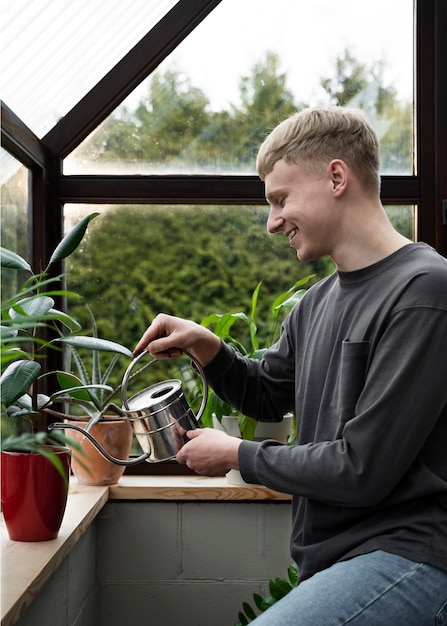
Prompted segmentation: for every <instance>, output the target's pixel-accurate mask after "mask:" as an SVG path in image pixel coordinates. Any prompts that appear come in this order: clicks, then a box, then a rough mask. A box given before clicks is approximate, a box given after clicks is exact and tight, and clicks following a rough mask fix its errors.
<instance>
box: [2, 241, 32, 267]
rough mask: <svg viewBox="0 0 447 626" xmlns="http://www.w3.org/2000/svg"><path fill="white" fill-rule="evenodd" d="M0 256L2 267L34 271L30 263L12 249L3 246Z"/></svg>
mask: <svg viewBox="0 0 447 626" xmlns="http://www.w3.org/2000/svg"><path fill="white" fill-rule="evenodd" d="M0 258H1V266H2V267H9V268H10V269H13V270H26V271H27V272H31V273H32V269H31V266H30V264H29V263H28V262H27V261H25V259H23V258H22V257H21V256H19V255H18V254H16V253H15V252H13V251H12V250H8V249H7V248H3V247H1V248H0Z"/></svg>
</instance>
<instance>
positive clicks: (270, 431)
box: [213, 413, 293, 486]
mask: <svg viewBox="0 0 447 626" xmlns="http://www.w3.org/2000/svg"><path fill="white" fill-rule="evenodd" d="M292 426H293V415H292V414H291V413H287V415H285V416H284V417H283V419H282V421H281V422H258V425H257V426H256V430H255V436H254V441H264V440H265V439H275V440H276V441H279V442H280V443H287V438H288V437H289V435H290V434H291V432H292ZM213 428H216V429H218V430H223V431H224V432H226V433H227V434H228V435H231V436H233V437H240V436H241V433H240V431H239V426H238V421H237V416H236V415H223V416H222V422H219V420H218V419H217V417H216V416H215V415H213ZM225 476H226V479H227V483H228V484H229V485H235V486H237V485H239V486H241V485H249V484H251V483H247V482H246V481H245V480H244V479H243V478H242V476H241V473H240V471H239V470H235V469H232V470H230V471H229V472H227V473H226V475H225Z"/></svg>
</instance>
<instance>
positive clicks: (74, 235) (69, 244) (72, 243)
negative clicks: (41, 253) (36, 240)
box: [47, 213, 99, 269]
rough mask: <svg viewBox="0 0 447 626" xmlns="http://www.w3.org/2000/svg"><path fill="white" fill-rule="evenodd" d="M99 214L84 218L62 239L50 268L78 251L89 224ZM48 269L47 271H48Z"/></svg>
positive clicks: (54, 253)
mask: <svg viewBox="0 0 447 626" xmlns="http://www.w3.org/2000/svg"><path fill="white" fill-rule="evenodd" d="M97 215H99V213H91V214H90V215H87V216H86V217H84V218H83V219H82V220H81V221H80V222H79V223H78V224H76V226H75V227H74V228H73V229H72V230H71V231H70V232H69V233H68V234H67V235H66V236H65V237H64V238H63V239H62V241H61V242H60V243H59V245H58V246H57V248H56V249H55V251H54V252H53V254H52V255H51V259H50V261H49V263H48V267H50V265H52V264H53V263H56V262H57V261H61V260H62V259H65V258H66V257H67V256H69V255H70V254H71V253H72V252H74V251H75V250H76V248H77V247H78V246H79V244H80V243H81V241H82V238H83V237H84V235H85V231H86V230H87V226H88V225H89V222H90V221H91V220H92V219H94V218H95V217H96V216H97ZM48 267H47V269H48Z"/></svg>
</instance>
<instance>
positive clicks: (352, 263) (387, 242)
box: [331, 205, 412, 272]
mask: <svg viewBox="0 0 447 626" xmlns="http://www.w3.org/2000/svg"><path fill="white" fill-rule="evenodd" d="M378 209H379V210H377V207H376V209H375V210H374V211H373V212H372V213H370V214H369V215H368V214H367V213H365V212H363V211H362V209H360V210H358V209H357V210H356V212H355V214H356V216H360V217H361V218H362V219H352V214H351V218H350V220H349V221H348V226H347V227H346V229H345V231H346V234H345V237H343V238H342V240H341V242H340V245H339V246H338V247H337V249H336V250H335V251H334V254H333V255H331V256H332V259H333V261H334V262H335V265H336V267H337V269H338V270H340V271H345V272H350V271H355V270H359V269H362V268H363V267H367V266H368V265H372V264H373V263H377V262H378V261H381V260H382V259H384V258H386V257H387V256H389V255H390V254H393V253H394V252H396V251H397V250H399V249H400V248H403V247H404V246H406V245H408V244H409V243H412V242H411V240H410V239H408V238H407V237H404V236H403V235H401V234H400V233H398V232H397V231H396V230H395V229H394V228H393V226H392V225H391V223H390V221H389V219H388V217H387V215H386V213H385V211H384V209H383V207H382V206H381V205H380V206H379V207H378Z"/></svg>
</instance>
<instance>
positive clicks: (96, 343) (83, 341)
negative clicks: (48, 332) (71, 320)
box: [56, 335, 133, 359]
mask: <svg viewBox="0 0 447 626" xmlns="http://www.w3.org/2000/svg"><path fill="white" fill-rule="evenodd" d="M56 341H60V342H62V343H66V344H68V345H70V346H73V347H74V348H87V349H89V350H101V351H103V352H115V353H116V354H123V355H124V356H127V357H129V358H131V359H133V353H132V352H131V351H130V350H129V348H126V346H122V345H121V344H119V343H115V342H114V341H109V340H108V339H99V338H98V337H86V336H83V335H79V336H76V337H61V338H59V339H56Z"/></svg>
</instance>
